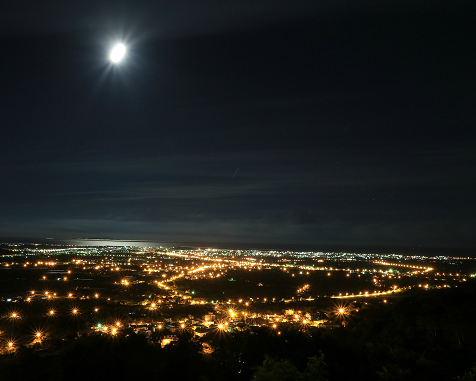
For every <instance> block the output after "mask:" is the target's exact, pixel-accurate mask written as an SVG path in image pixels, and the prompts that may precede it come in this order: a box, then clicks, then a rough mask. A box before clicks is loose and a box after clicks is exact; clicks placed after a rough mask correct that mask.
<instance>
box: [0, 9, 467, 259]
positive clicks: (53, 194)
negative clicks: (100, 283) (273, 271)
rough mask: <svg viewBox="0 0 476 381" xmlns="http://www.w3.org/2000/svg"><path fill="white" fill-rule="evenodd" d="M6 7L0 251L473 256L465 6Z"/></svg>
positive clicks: (1, 23)
mask: <svg viewBox="0 0 476 381" xmlns="http://www.w3.org/2000/svg"><path fill="white" fill-rule="evenodd" d="M6 4H7V5H6V6H5V4H4V5H2V8H1V11H0V39H1V44H0V46H1V53H0V54H1V56H0V57H1V61H0V68H1V77H0V126H1V139H0V179H1V180H0V181H1V186H0V237H1V239H4V240H7V239H14V238H18V239H20V238H21V239H27V238H28V239H44V238H47V237H52V238H55V239H56V240H59V239H71V238H77V237H89V238H90V237H108V238H112V239H130V240H150V241H153V242H158V243H163V244H166V245H167V244H178V243H180V244H189V243H193V244H200V245H215V246H222V247H231V246H235V247H236V246H241V247H243V248H246V247H263V248H279V247H289V248H291V247H296V248H298V247H309V248H311V247H312V248H315V249H319V248H329V247H337V248H340V247H342V248H343V247H345V248H352V247H355V248H356V249H358V248H375V249H376V248H407V249H408V250H410V251H411V250H413V251H415V252H416V251H418V250H423V249H424V248H436V249H439V250H440V251H442V252H444V251H445V250H450V249H460V250H463V251H465V250H466V251H467V252H471V253H476V201H475V197H476V129H475V127H476V5H475V4H474V1H467V2H463V1H437V0H432V1H391V0H389V1H370V0H362V1H342V0H332V1H331V0H324V1H317V0H315V1H311V0H308V1H304V0H303V1H299V0H292V1H282V0H260V1H256V0H193V1H192V0H190V1H181V0H175V1H171V0H170V1H168V0H167V1H166V0H156V1H141V0H136V1H129V2H125V1H120V0H119V1H111V2H105V1H101V0H99V1H97V0H96V1H69V0H62V1H59V0H58V1H53V0H44V1H36V0H35V1H33V0H31V1H30V0H24V1H7V2H6ZM117 41H122V42H124V43H125V44H126V45H127V48H128V51H127V56H126V58H125V60H124V61H123V62H121V63H119V64H116V65H113V64H111V63H110V62H109V60H108V54H109V49H110V48H111V47H112V45H113V43H114V42H117ZM402 250H403V249H402ZM448 254H450V252H448Z"/></svg>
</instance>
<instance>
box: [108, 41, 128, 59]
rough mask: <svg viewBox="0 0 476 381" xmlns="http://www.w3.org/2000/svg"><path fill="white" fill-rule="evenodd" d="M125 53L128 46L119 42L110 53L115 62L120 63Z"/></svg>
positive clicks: (110, 57)
mask: <svg viewBox="0 0 476 381" xmlns="http://www.w3.org/2000/svg"><path fill="white" fill-rule="evenodd" d="M125 55H126V47H125V46H124V44H117V45H115V46H114V48H112V50H111V53H110V54H109V59H110V60H111V61H112V62H114V63H118V62H120V61H122V59H123V58H124V56H125Z"/></svg>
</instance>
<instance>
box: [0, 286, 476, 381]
mask: <svg viewBox="0 0 476 381" xmlns="http://www.w3.org/2000/svg"><path fill="white" fill-rule="evenodd" d="M475 316H476V289H475V285H474V284H473V282H467V284H464V285H461V286H460V287H458V288H454V289H446V290H429V291H423V290H422V291H412V292H409V293H407V294H406V295H403V296H400V297H399V298H395V299H392V300H389V303H387V304H382V303H378V304H377V303H375V304H372V303H369V304H368V305H363V308H361V309H360V311H358V312H356V313H355V314H354V315H351V316H349V318H348V319H347V320H346V324H345V327H344V326H343V325H342V324H339V325H338V324H335V325H334V326H333V327H324V328H314V327H302V328H301V329H298V328H296V327H294V328H293V327H291V326H289V327H288V326H286V325H281V326H280V327H279V330H274V329H271V328H269V327H256V328H252V329H246V330H243V331H238V332H233V333H225V332H211V333H208V334H207V335H206V336H204V337H202V338H201V339H200V340H196V339H192V333H191V332H190V331H181V333H180V334H178V337H179V340H178V341H176V342H174V343H172V344H170V345H167V346H165V347H164V348H161V347H160V345H158V344H157V341H158V339H160V335H161V334H154V335H152V337H151V338H150V339H149V340H148V339H146V337H144V336H141V335H137V334H134V333H133V332H132V331H127V330H126V331H123V332H122V333H121V334H120V335H118V336H116V337H110V336H107V335H100V334H88V335H80V336H79V337H76V338H74V339H69V340H66V341H65V340H63V341H62V340H56V342H54V343H52V344H51V345H50V349H48V350H35V348H26V347H25V348H18V350H17V351H16V352H15V353H14V354H8V355H2V356H1V357H0V379H1V380H5V381H10V380H11V381H13V380H15V381H17V380H18V381H19V380H22V381H36V380H38V381H39V380H41V381H63V380H68V381H74V380H85V379H87V380H130V379H147V380H167V379H171V378H174V379H179V380H203V381H218V380H227V381H234V380H236V381H247V380H258V381H263V380H275V381H276V380H277V381H279V380H302V381H307V380H318V381H324V380H328V381H347V380H368V381H374V380H375V381H387V380H405V381H417V380H418V381H426V380H466V381H468V380H476V378H475V370H476V368H474V366H475V364H476V330H475V329H474V320H475ZM336 323H337V321H336ZM204 349H207V350H205V351H204Z"/></svg>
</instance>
